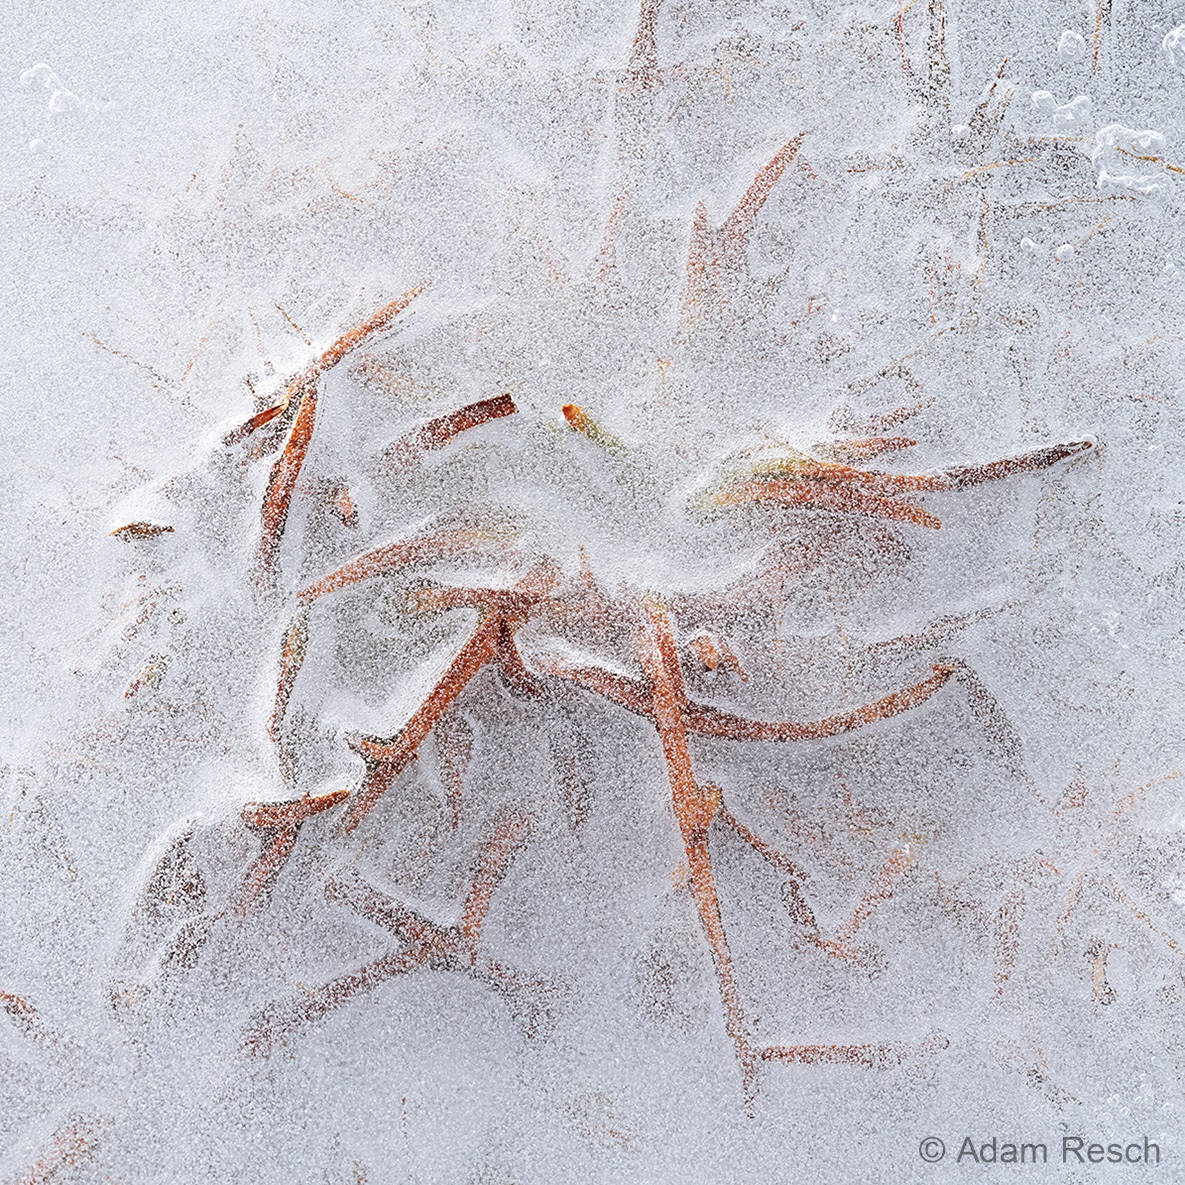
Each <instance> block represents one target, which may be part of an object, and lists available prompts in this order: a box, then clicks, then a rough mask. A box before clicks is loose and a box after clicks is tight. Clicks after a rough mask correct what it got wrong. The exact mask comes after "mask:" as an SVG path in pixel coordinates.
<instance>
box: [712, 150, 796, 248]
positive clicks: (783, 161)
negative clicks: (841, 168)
mask: <svg viewBox="0 0 1185 1185" xmlns="http://www.w3.org/2000/svg"><path fill="white" fill-rule="evenodd" d="M804 137H805V133H800V134H799V135H797V136H795V137H794V138H793V139H791V140H787V141H786V143H785V144H783V145H782V147H781V148H779V149H778V151H777V152H775V153H774V155H773V157H772V158H771V160H770V162H769V164H767V165H766V166H765V167H764V168H762V169H761V170H760V171H759V172H758V174H757V176H756V177H754V178H753V183H752V184H751V185H750V186H749V188H748V189H747V190H745V194H744V196H743V197H742V198H741V200H740V201H739V202H738V203H737V207H736V209H735V210H733V212H732V213H731V214H730V215H729V216H728V218H727V219H725V222H724V225H723V226H722V227H721V228H720V239H721V242H724V243H735V244H738V245H743V244H744V242H745V240H746V239H747V238H748V236H749V232H750V231H751V230H752V229H753V226H754V224H755V223H756V221H757V215H758V214H759V213H760V212H761V207H762V206H764V205H765V203H766V200H767V199H768V198H769V195H770V194H771V193H772V192H773V188H774V186H775V185H776V184H777V183H778V180H779V179H780V178H781V176H782V174H783V173H784V172H785V171H786V166H787V165H789V164H790V162H791V161H792V160H793V159H794V157H795V156H796V155H797V153H798V149H799V147H800V146H801V144H802V141H803V139H804Z"/></svg>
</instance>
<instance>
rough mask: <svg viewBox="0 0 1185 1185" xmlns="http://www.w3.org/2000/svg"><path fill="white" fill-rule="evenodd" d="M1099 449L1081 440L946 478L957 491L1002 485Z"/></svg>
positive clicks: (952, 472) (959, 470) (950, 473)
mask: <svg viewBox="0 0 1185 1185" xmlns="http://www.w3.org/2000/svg"><path fill="white" fill-rule="evenodd" d="M1094 447H1095V444H1094V441H1093V440H1077V441H1074V442H1072V443H1070V444H1054V445H1049V446H1047V447H1045V448H1039V449H1034V450H1033V451H1032V452H1030V453H1022V454H1021V455H1020V456H1019V457H1005V458H1003V459H1001V460H999V461H985V462H983V463H982V464H979V465H961V466H959V467H957V468H955V469H948V470H946V472H945V473H944V474H943V476H945V477H946V478H947V479H948V480H949V481H950V483H951V486H952V487H953V488H954V489H956V490H965V489H967V488H969V487H970V486H977V485H982V484H983V483H984V482H988V481H1000V480H1001V479H1003V478H1005V477H1012V476H1014V475H1015V474H1018V473H1035V472H1036V471H1037V470H1039V469H1048V468H1049V467H1050V466H1051V465H1056V464H1057V463H1058V462H1059V461H1065V460H1067V459H1068V458H1070V457H1075V456H1078V455H1079V454H1080V453H1084V452H1086V451H1087V450H1088V449H1092V448H1094Z"/></svg>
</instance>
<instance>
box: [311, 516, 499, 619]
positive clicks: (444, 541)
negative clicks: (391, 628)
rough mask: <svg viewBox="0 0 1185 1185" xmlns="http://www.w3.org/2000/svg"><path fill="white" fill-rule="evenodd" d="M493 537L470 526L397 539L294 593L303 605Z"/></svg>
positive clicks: (493, 535)
mask: <svg viewBox="0 0 1185 1185" xmlns="http://www.w3.org/2000/svg"><path fill="white" fill-rule="evenodd" d="M496 538H497V536H496V535H495V533H494V532H492V531H489V530H486V529H484V528H480V527H473V528H469V529H460V530H446V531H436V532H430V533H427V534H423V535H418V536H413V537H412V538H410V539H399V540H396V541H395V542H394V543H387V544H384V545H383V546H382V547H376V548H375V549H374V550H373V551H368V552H364V553H363V554H362V555H360V556H357V557H356V558H355V559H352V560H350V561H349V563H347V564H343V565H342V566H341V567H340V568H338V569H337V571H335V572H331V573H330V574H329V575H328V576H324V577H322V578H321V579H320V580H318V581H316V582H315V583H314V584H310V585H308V587H306V588H302V589H301V590H300V592H298V593H297V594H296V595H297V599H298V600H300V601H302V602H304V603H305V604H306V605H307V604H311V603H312V602H313V601H317V600H319V599H320V598H321V597H325V596H328V595H329V594H330V593H335V592H339V591H340V590H341V589H343V588H349V586H350V585H352V584H358V583H359V582H360V581H363V580H369V579H371V578H372V577H374V576H387V575H390V574H391V573H393V572H398V571H400V570H401V569H403V568H408V567H411V566H412V565H413V564H422V563H425V562H426V561H428V560H435V559H444V558H446V557H448V556H454V555H458V554H460V553H461V552H463V551H469V550H471V549H472V548H474V547H479V546H481V545H482V544H483V543H489V542H491V541H493V540H494V539H496Z"/></svg>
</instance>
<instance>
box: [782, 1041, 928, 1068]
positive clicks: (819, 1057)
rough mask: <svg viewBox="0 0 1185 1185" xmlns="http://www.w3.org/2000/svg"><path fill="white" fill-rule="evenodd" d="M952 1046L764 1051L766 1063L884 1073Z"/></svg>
mask: <svg viewBox="0 0 1185 1185" xmlns="http://www.w3.org/2000/svg"><path fill="white" fill-rule="evenodd" d="M949 1044H950V1042H949V1041H948V1040H947V1039H946V1038H945V1037H937V1036H936V1037H931V1038H929V1039H927V1040H925V1041H919V1042H916V1043H907V1042H900V1041H884V1042H880V1043H879V1044H874V1045H772V1046H770V1047H769V1048H767V1049H763V1050H761V1054H760V1056H761V1058H762V1059H763V1060H764V1061H778V1062H791V1063H794V1064H797V1065H803V1066H862V1067H863V1068H865V1069H868V1070H884V1069H888V1068H890V1067H893V1066H898V1065H900V1064H901V1063H902V1062H903V1061H905V1060H906V1059H907V1058H909V1057H912V1056H915V1055H917V1054H926V1053H933V1052H936V1051H937V1050H940V1049H946V1048H947V1046H948V1045H949Z"/></svg>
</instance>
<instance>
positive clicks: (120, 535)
mask: <svg viewBox="0 0 1185 1185" xmlns="http://www.w3.org/2000/svg"><path fill="white" fill-rule="evenodd" d="M172 533H173V528H172V527H171V526H169V525H168V524H167V523H146V522H135V523H124V525H123V526H122V527H116V528H115V530H114V531H112V532H111V534H112V535H113V536H114V537H115V538H116V539H119V540H120V541H121V542H124V543H127V542H128V541H130V540H132V539H155V538H157V537H158V536H160V535H171V534H172Z"/></svg>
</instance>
